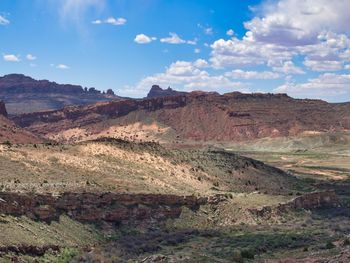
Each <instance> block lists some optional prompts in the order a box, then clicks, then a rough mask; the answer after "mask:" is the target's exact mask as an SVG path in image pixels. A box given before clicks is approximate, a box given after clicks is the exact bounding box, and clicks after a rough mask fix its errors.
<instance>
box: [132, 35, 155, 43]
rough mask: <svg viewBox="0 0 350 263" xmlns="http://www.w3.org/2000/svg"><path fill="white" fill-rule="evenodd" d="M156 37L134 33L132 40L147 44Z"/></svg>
mask: <svg viewBox="0 0 350 263" xmlns="http://www.w3.org/2000/svg"><path fill="white" fill-rule="evenodd" d="M156 39H157V38H156V37H149V36H147V35H145V34H138V35H136V37H135V39H134V41H135V42H136V43H138V44H148V43H151V42H152V41H154V40H156Z"/></svg>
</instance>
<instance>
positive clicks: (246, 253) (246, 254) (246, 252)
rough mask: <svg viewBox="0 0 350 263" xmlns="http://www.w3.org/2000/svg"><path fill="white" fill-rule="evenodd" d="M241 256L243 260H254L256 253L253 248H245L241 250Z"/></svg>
mask: <svg viewBox="0 0 350 263" xmlns="http://www.w3.org/2000/svg"><path fill="white" fill-rule="evenodd" d="M241 255H242V257H243V258H248V259H254V256H255V253H254V250H253V249H251V248H243V249H242V250H241Z"/></svg>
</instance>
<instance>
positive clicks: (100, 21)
mask: <svg viewBox="0 0 350 263" xmlns="http://www.w3.org/2000/svg"><path fill="white" fill-rule="evenodd" d="M91 23H92V24H94V25H100V24H102V20H100V19H97V20H94V21H92V22H91Z"/></svg>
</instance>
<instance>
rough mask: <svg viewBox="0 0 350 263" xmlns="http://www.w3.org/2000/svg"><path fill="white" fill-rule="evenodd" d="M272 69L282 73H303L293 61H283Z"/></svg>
mask: <svg viewBox="0 0 350 263" xmlns="http://www.w3.org/2000/svg"><path fill="white" fill-rule="evenodd" d="M272 69H273V71H276V72H280V73H284V74H305V72H304V71H303V70H302V69H301V68H299V67H297V66H295V65H294V63H293V61H284V62H283V63H282V65H275V66H273V67H272Z"/></svg>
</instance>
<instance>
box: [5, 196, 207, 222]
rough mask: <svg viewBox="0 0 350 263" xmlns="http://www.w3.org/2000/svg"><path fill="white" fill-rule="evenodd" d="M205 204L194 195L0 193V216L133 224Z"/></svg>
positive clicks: (159, 218) (175, 214)
mask: <svg viewBox="0 0 350 263" xmlns="http://www.w3.org/2000/svg"><path fill="white" fill-rule="evenodd" d="M206 202H207V199H206V198H196V197H194V196H185V197H182V196H175V195H157V194H115V193H103V194H97V193H64V194H62V195H60V196H58V197H55V196H52V195H49V194H47V195H45V194H42V195H34V194H18V193H0V213H2V214H8V215H13V216H22V215H26V216H27V217H29V218H31V219H35V220H41V221H46V222H50V221H52V220H57V219H58V218H59V216H60V215H61V214H67V215H68V216H70V217H71V218H72V219H75V220H78V221H81V222H94V221H101V220H104V221H108V222H125V221H130V222H136V221H138V220H143V221H147V220H150V219H157V220H163V219H166V218H177V217H179V216H180V214H181V211H182V207H187V208H190V209H194V210H195V209H198V208H199V206H200V205H203V204H205V203H206Z"/></svg>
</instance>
